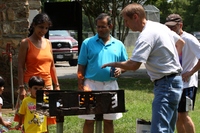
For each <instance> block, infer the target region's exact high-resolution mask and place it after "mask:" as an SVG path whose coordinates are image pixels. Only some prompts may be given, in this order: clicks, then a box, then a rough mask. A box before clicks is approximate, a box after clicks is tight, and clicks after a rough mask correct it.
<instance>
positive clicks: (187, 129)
mask: <svg viewBox="0 0 200 133" xmlns="http://www.w3.org/2000/svg"><path fill="white" fill-rule="evenodd" d="M176 127H177V132H178V133H195V126H194V123H193V121H192V119H191V118H190V116H189V115H188V112H181V113H178V120H177V123H176Z"/></svg>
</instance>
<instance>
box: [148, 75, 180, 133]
mask: <svg viewBox="0 0 200 133" xmlns="http://www.w3.org/2000/svg"><path fill="white" fill-rule="evenodd" d="M182 88H183V82H182V77H181V76H173V77H164V78H162V79H160V80H157V81H155V83H154V100H153V103H152V121H151V122H152V123H151V133H173V132H174V130H175V124H176V120H177V114H178V112H177V111H178V104H179V101H180V98H181V95H182Z"/></svg>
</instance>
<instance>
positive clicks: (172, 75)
mask: <svg viewBox="0 0 200 133" xmlns="http://www.w3.org/2000/svg"><path fill="white" fill-rule="evenodd" d="M180 75H181V74H180V73H172V74H170V75H167V76H164V77H162V78H160V79H156V80H155V82H156V81H158V80H161V79H164V78H171V77H175V76H180Z"/></svg>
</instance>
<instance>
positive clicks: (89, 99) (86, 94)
mask: <svg viewBox="0 0 200 133" xmlns="http://www.w3.org/2000/svg"><path fill="white" fill-rule="evenodd" d="M36 93H37V98H36V110H37V112H38V113H41V114H44V115H46V116H56V122H57V133H63V122H64V116H72V115H86V114H95V120H96V133H101V132H102V120H103V114H106V113H119V112H126V110H125V104H124V103H125V101H124V90H109V91H73V90H38V91H37V92H36Z"/></svg>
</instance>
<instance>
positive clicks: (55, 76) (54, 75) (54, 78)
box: [49, 41, 60, 90]
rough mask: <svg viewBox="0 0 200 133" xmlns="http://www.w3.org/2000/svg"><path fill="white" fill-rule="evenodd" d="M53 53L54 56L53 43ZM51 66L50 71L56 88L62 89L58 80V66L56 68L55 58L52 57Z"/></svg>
mask: <svg viewBox="0 0 200 133" xmlns="http://www.w3.org/2000/svg"><path fill="white" fill-rule="evenodd" d="M49 44H50V45H51V42H50V41H49ZM51 54H52V57H53V52H52V45H51ZM50 67H51V68H50V73H51V78H52V80H53V83H54V89H55V90H60V85H59V82H58V78H57V73H56V68H55V64H54V60H53V59H52V63H51V66H50Z"/></svg>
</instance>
